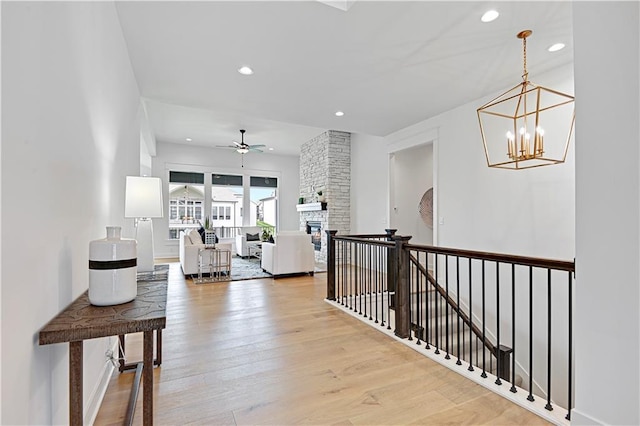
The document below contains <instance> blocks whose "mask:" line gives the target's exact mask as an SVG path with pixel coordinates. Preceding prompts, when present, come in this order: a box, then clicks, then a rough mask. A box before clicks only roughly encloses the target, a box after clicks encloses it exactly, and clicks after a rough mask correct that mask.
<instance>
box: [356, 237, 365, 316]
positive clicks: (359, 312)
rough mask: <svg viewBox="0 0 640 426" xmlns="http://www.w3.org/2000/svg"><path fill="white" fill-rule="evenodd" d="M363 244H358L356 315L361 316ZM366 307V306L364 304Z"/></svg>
mask: <svg viewBox="0 0 640 426" xmlns="http://www.w3.org/2000/svg"><path fill="white" fill-rule="evenodd" d="M363 281H364V244H362V243H358V289H357V292H358V306H359V307H358V315H362V296H363V293H364V290H363V289H364V282H363ZM365 306H366V304H365Z"/></svg>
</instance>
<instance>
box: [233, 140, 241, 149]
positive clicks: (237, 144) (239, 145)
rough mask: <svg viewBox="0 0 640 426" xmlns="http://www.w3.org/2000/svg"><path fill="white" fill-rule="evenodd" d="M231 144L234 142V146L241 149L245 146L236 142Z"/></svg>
mask: <svg viewBox="0 0 640 426" xmlns="http://www.w3.org/2000/svg"><path fill="white" fill-rule="evenodd" d="M231 142H233V143H234V145H235V146H237V147H238V148H241V147H242V145H244V144H243V143H240V142H236V141H231Z"/></svg>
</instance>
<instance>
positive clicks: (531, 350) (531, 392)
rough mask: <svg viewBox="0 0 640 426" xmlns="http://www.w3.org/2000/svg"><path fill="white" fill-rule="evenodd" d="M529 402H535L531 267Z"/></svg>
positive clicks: (530, 278)
mask: <svg viewBox="0 0 640 426" xmlns="http://www.w3.org/2000/svg"><path fill="white" fill-rule="evenodd" d="M527 400H528V401H535V398H534V397H533V267H532V266H529V395H528V396H527Z"/></svg>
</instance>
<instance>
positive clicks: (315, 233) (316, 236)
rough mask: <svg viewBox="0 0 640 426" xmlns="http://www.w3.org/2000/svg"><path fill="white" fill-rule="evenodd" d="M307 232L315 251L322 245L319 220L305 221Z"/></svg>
mask: <svg viewBox="0 0 640 426" xmlns="http://www.w3.org/2000/svg"><path fill="white" fill-rule="evenodd" d="M307 234H310V235H311V242H312V243H313V248H314V249H315V251H320V249H321V247H322V224H321V223H320V222H307Z"/></svg>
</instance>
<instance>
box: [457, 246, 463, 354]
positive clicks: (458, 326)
mask: <svg viewBox="0 0 640 426" xmlns="http://www.w3.org/2000/svg"><path fill="white" fill-rule="evenodd" d="M456 304H457V305H458V306H457V307H456V314H457V315H456V330H457V333H456V343H457V345H456V346H457V347H456V352H457V354H458V360H457V361H456V365H462V362H461V361H460V256H456Z"/></svg>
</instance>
